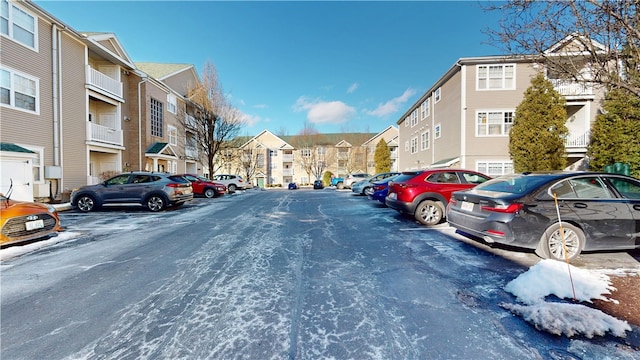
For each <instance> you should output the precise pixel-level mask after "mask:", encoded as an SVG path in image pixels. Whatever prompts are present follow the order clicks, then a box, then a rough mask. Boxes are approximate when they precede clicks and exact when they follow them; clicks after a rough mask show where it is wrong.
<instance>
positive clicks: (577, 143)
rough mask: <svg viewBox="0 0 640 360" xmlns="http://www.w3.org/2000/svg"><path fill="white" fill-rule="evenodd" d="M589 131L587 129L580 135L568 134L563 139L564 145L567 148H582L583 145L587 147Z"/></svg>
mask: <svg viewBox="0 0 640 360" xmlns="http://www.w3.org/2000/svg"><path fill="white" fill-rule="evenodd" d="M590 136H591V135H590V133H589V131H587V132H585V133H583V134H580V135H575V134H569V136H567V138H566V139H565V140H564V145H565V147H567V148H576V147H579V148H583V147H587V145H588V144H589V137H590Z"/></svg>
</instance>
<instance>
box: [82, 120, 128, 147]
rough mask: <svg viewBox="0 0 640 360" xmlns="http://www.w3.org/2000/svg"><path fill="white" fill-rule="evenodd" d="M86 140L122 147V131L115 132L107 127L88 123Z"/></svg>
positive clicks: (115, 130)
mask: <svg viewBox="0 0 640 360" xmlns="http://www.w3.org/2000/svg"><path fill="white" fill-rule="evenodd" d="M88 125H89V126H87V140H89V141H96V142H101V143H105V144H111V145H118V146H122V145H123V140H122V130H117V129H114V128H111V127H108V126H104V125H99V124H94V123H92V122H89V123H88Z"/></svg>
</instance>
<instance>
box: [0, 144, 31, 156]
mask: <svg viewBox="0 0 640 360" xmlns="http://www.w3.org/2000/svg"><path fill="white" fill-rule="evenodd" d="M0 151H10V152H17V153H25V154H35V152H34V151H31V150H29V149H25V148H23V147H22V146H20V145H16V144H12V143H5V142H3V143H0Z"/></svg>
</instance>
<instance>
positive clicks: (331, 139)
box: [280, 133, 377, 148]
mask: <svg viewBox="0 0 640 360" xmlns="http://www.w3.org/2000/svg"><path fill="white" fill-rule="evenodd" d="M375 135H377V133H330V134H310V135H293V136H280V138H281V139H282V140H284V141H286V142H287V143H289V144H291V145H293V146H294V147H297V148H301V147H305V146H318V145H320V146H322V145H325V146H335V145H337V144H339V143H340V142H342V141H346V142H348V143H349V144H353V145H354V146H360V145H362V144H364V143H365V142H367V140H369V139H371V138H372V137H373V136H375Z"/></svg>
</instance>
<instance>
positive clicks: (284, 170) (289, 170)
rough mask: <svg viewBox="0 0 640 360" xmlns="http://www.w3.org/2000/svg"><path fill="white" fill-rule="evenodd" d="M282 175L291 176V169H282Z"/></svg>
mask: <svg viewBox="0 0 640 360" xmlns="http://www.w3.org/2000/svg"><path fill="white" fill-rule="evenodd" d="M282 176H293V169H282Z"/></svg>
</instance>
